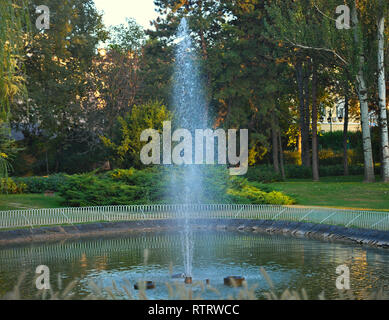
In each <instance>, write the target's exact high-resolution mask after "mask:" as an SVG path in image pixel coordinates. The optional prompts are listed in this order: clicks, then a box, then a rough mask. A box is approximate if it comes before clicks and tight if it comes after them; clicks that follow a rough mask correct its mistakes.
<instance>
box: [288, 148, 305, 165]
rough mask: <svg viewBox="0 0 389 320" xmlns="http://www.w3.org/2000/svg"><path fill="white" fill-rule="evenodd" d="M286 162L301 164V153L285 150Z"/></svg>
mask: <svg viewBox="0 0 389 320" xmlns="http://www.w3.org/2000/svg"><path fill="white" fill-rule="evenodd" d="M284 160H285V163H287V164H291V165H299V166H301V154H300V152H298V151H284Z"/></svg>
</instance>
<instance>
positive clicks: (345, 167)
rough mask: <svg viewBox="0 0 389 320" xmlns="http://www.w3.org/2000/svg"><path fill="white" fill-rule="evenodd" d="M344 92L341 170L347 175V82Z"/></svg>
mask: <svg viewBox="0 0 389 320" xmlns="http://www.w3.org/2000/svg"><path fill="white" fill-rule="evenodd" d="M346 86H347V87H346V94H345V97H344V124H343V172H344V175H345V176H348V175H349V169H348V150H347V149H348V148H347V147H348V145H347V141H348V109H349V97H348V84H346Z"/></svg>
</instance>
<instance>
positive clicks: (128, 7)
mask: <svg viewBox="0 0 389 320" xmlns="http://www.w3.org/2000/svg"><path fill="white" fill-rule="evenodd" d="M95 4H96V8H97V9H98V10H99V11H104V16H103V17H104V23H105V25H106V26H109V25H118V24H121V23H125V22H126V18H134V19H135V20H136V22H137V23H138V24H140V25H141V26H142V27H144V28H146V29H149V28H150V21H151V20H153V19H155V18H157V16H158V14H157V13H156V12H155V11H154V8H155V6H154V1H153V0H95Z"/></svg>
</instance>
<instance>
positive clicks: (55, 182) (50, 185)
mask: <svg viewBox="0 0 389 320" xmlns="http://www.w3.org/2000/svg"><path fill="white" fill-rule="evenodd" d="M66 179H67V176H66V175H63V174H55V175H51V176H48V177H23V178H14V180H15V181H16V182H18V183H24V184H25V185H26V186H27V187H26V190H25V192H26V193H43V192H45V191H47V190H51V191H55V192H58V191H59V189H60V188H61V186H62V185H63V184H64V183H65V181H66Z"/></svg>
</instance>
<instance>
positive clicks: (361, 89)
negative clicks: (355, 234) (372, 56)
mask: <svg viewBox="0 0 389 320" xmlns="http://www.w3.org/2000/svg"><path fill="white" fill-rule="evenodd" d="M352 20H353V23H354V40H355V44H356V45H357V46H359V47H360V48H359V49H358V50H359V53H358V58H359V71H358V74H357V77H356V84H357V86H356V87H357V92H358V97H359V102H360V108H361V125H362V139H363V155H364V164H365V182H374V181H375V176H374V162H373V153H372V145H371V135H370V126H369V106H368V99H367V87H366V82H365V74H364V70H363V68H364V65H365V57H364V55H363V43H362V41H361V39H360V38H359V37H360V32H361V30H360V25H359V22H358V13H357V5H356V1H355V2H354V8H353V10H352Z"/></svg>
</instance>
